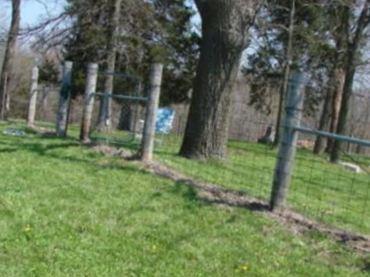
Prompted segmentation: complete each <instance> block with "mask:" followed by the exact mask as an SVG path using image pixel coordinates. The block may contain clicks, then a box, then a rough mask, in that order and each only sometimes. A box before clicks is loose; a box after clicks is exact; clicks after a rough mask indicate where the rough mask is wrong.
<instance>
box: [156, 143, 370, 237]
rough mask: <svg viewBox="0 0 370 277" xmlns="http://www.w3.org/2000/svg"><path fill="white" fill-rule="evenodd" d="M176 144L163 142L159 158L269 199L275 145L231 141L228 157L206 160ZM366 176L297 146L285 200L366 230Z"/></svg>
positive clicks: (369, 213) (369, 190)
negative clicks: (183, 154) (196, 158)
mask: <svg viewBox="0 0 370 277" xmlns="http://www.w3.org/2000/svg"><path fill="white" fill-rule="evenodd" d="M177 149H178V143H177V141H176V140H173V141H171V142H164V143H163V146H162V147H161V149H160V150H159V151H158V152H157V158H158V159H160V160H161V161H162V162H164V163H166V164H167V165H169V166H171V167H173V168H176V169H177V170H180V171H182V172H184V173H186V174H188V175H191V176H193V177H195V178H197V179H201V180H204V181H207V182H211V183H215V184H218V185H220V186H223V187H227V188H232V189H236V190H242V191H245V192H247V193H248V194H250V195H253V196H255V197H259V198H262V199H265V200H268V199H269V197H270V191H271V184H272V177H273V172H274V168H275V162H276V150H274V149H271V147H270V146H265V145H259V144H255V143H246V142H236V141H234V142H231V143H230V144H229V159H228V160H227V161H226V162H218V161H213V162H207V163H205V162H201V161H192V160H187V159H183V158H181V157H179V156H177V155H176V153H177ZM356 158H357V157H356ZM361 158H362V157H361ZM361 163H362V164H363V165H367V166H369V164H370V159H367V160H366V159H364V158H362V161H361ZM369 177H370V175H369V174H366V173H364V174H355V173H352V172H349V171H346V170H344V169H343V168H342V167H341V166H338V165H333V164H330V163H329V162H327V157H325V156H322V157H317V156H314V155H312V153H311V152H309V151H306V150H299V151H298V154H297V160H296V166H295V170H294V173H293V178H292V184H291V188H290V191H289V197H288V204H289V205H290V206H292V207H293V208H294V209H295V210H298V211H300V212H302V213H304V214H306V215H308V216H310V217H312V218H317V219H319V220H322V221H324V222H327V223H329V224H332V225H334V226H338V227H343V228H346V229H348V230H353V231H357V232H361V233H364V234H370V178H369Z"/></svg>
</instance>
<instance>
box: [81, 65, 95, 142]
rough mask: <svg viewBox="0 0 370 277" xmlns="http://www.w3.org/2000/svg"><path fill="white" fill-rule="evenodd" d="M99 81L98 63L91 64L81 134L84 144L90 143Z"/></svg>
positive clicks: (88, 70) (88, 72)
mask: <svg viewBox="0 0 370 277" xmlns="http://www.w3.org/2000/svg"><path fill="white" fill-rule="evenodd" d="M97 81H98V65H97V64H96V63H90V64H88V66H87V77H86V86H85V96H84V107H83V113H82V123H81V132H80V140H81V141H82V142H83V143H89V142H90V130H91V119H92V112H93V109H94V99H95V95H94V94H95V93H96V84H97Z"/></svg>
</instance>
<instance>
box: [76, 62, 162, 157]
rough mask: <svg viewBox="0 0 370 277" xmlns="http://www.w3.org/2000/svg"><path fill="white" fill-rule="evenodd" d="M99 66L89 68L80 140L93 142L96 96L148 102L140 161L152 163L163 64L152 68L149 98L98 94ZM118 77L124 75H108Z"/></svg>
mask: <svg viewBox="0 0 370 277" xmlns="http://www.w3.org/2000/svg"><path fill="white" fill-rule="evenodd" d="M98 68H99V67H98V65H97V64H96V63H90V64H89V65H88V68H87V77H86V86H85V95H84V107H83V114H82V122H81V131H80V140H81V141H82V143H85V144H88V143H90V142H91V138H90V134H91V125H92V122H91V121H92V113H93V110H94V101H95V96H101V97H112V98H117V99H124V100H130V101H138V102H146V116H145V124H144V129H143V136H142V143H141V146H140V150H139V156H140V159H141V160H142V161H144V162H151V161H152V159H153V149H154V139H155V123H156V116H157V110H158V106H159V98H160V93H161V85H162V75H163V64H160V63H156V64H153V65H152V66H151V71H150V83H149V85H150V87H149V94H148V97H137V96H127V95H114V94H111V93H99V92H96V86H97V80H98ZM108 74H114V75H117V76H120V75H123V74H119V73H108Z"/></svg>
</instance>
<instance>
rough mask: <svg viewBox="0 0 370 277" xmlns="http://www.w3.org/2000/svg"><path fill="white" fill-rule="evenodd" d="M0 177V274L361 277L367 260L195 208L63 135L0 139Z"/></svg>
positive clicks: (261, 222)
mask: <svg viewBox="0 0 370 277" xmlns="http://www.w3.org/2000/svg"><path fill="white" fill-rule="evenodd" d="M1 129H2V127H1V125H0V131H1ZM0 176H1V179H0V230H1V232H0V276H46V275H47V276H66V275H74V276H80V275H85V276H130V275H131V276H137V275H144V276H153V275H156V276H210V275H212V276H232V275H236V276H238V275H240V276H245V275H248V276H267V275H268V276H289V275H290V276H297V275H302V276H329V275H335V276H355V275H356V276H361V275H364V276H368V271H367V272H366V271H364V268H365V267H366V266H368V265H366V264H367V263H369V258H368V257H367V258H366V257H365V258H364V257H360V256H357V255H356V254H354V253H352V252H351V251H349V250H347V249H345V248H344V247H342V246H340V245H338V244H336V243H333V242H332V241H331V240H328V239H326V238H325V237H322V236H319V235H318V234H307V235H304V236H302V235H292V234H291V233H289V232H288V231H286V230H284V228H283V227H282V226H280V225H279V224H277V223H275V222H273V221H271V220H269V219H267V218H264V217H263V216H261V215H260V214H254V213H251V212H249V211H248V210H244V209H237V208H232V209H231V208H230V209H229V208H222V207H217V206H212V205H208V204H205V203H202V202H200V201H198V200H197V198H196V195H195V192H194V191H192V190H191V189H189V188H186V187H183V186H181V185H180V184H174V183H173V182H170V181H167V180H164V179H161V178H159V177H155V176H152V175H149V174H147V173H144V172H141V171H140V170H139V169H138V168H137V167H136V166H134V165H133V164H130V163H127V162H124V161H121V160H117V159H114V158H107V157H103V156H101V155H98V154H96V153H93V152H91V151H90V150H88V149H85V148H81V147H80V146H79V145H78V144H77V143H76V142H75V141H74V140H73V139H70V140H66V141H62V140H59V139H40V138H38V137H35V136H31V135H27V137H23V138H16V137H9V136H4V135H2V134H1V133H0ZM366 259H367V260H366Z"/></svg>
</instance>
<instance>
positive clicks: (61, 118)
mask: <svg viewBox="0 0 370 277" xmlns="http://www.w3.org/2000/svg"><path fill="white" fill-rule="evenodd" d="M72 67H73V63H72V62H70V61H66V62H65V63H64V67H63V77H62V87H61V89H60V94H59V107H58V113H57V124H56V133H57V136H59V137H65V136H67V128H68V113H69V108H70V107H69V106H70V100H71V82H72Z"/></svg>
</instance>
